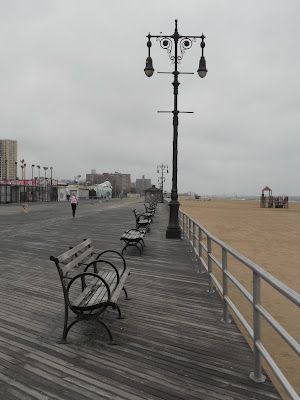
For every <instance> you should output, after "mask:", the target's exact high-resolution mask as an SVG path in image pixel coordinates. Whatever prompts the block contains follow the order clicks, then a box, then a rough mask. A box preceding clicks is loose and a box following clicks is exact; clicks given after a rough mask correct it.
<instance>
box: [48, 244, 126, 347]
mask: <svg viewBox="0 0 300 400" xmlns="http://www.w3.org/2000/svg"><path fill="white" fill-rule="evenodd" d="M50 260H51V261H53V262H54V263H55V265H56V267H57V270H58V273H59V276H60V280H61V285H62V290H63V296H64V302H65V319H64V329H63V335H62V339H63V341H66V339H67V335H68V332H69V330H70V329H71V328H72V326H73V325H75V324H76V323H77V322H79V321H82V320H90V319H95V320H97V321H98V322H99V323H100V324H101V325H102V326H103V327H104V328H105V329H106V331H107V333H108V335H109V338H110V343H112V342H113V337H112V334H111V332H110V329H109V328H108V326H107V325H106V324H105V323H104V322H103V321H101V320H100V319H99V316H100V315H101V314H102V313H103V312H104V311H105V310H106V309H107V307H112V308H113V309H116V310H117V311H118V317H119V318H122V314H121V310H120V308H119V306H118V304H117V301H118V299H119V296H120V293H121V291H122V290H123V291H124V293H125V297H126V299H128V295H127V292H126V289H125V286H124V285H125V281H126V279H127V277H128V275H129V269H128V268H127V267H126V261H125V259H124V257H123V256H122V254H120V253H119V252H117V251H115V250H105V251H102V252H100V253H97V252H95V250H94V247H93V245H92V241H91V239H85V240H83V242H82V243H80V244H78V245H77V246H75V247H73V248H70V249H69V250H68V251H66V252H64V253H62V254H60V255H59V256H57V257H54V256H51V257H50ZM70 310H71V311H72V312H73V313H74V314H76V318H75V320H73V321H72V322H70V323H69V311H70Z"/></svg>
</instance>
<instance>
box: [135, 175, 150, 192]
mask: <svg viewBox="0 0 300 400" xmlns="http://www.w3.org/2000/svg"><path fill="white" fill-rule="evenodd" d="M149 188H151V179H146V178H145V175H143V176H142V178H140V179H136V181H135V190H136V193H140V194H143V193H145V190H146V189H149Z"/></svg>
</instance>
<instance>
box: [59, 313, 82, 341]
mask: <svg viewBox="0 0 300 400" xmlns="http://www.w3.org/2000/svg"><path fill="white" fill-rule="evenodd" d="M79 321H80V318H76V319H75V321H73V322H71V324H70V325H69V326H68V327H67V328H66V329H64V333H63V341H66V340H67V336H68V333H69V331H70V329H71V328H72V326H73V325H75V324H77V322H79Z"/></svg>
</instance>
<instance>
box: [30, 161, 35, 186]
mask: <svg viewBox="0 0 300 400" xmlns="http://www.w3.org/2000/svg"><path fill="white" fill-rule="evenodd" d="M34 167H35V165H34V164H32V165H31V182H32V185H33V168H34Z"/></svg>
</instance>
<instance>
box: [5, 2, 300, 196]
mask: <svg viewBox="0 0 300 400" xmlns="http://www.w3.org/2000/svg"><path fill="white" fill-rule="evenodd" d="M299 15H300V1H299V0H285V1H282V0H251V1H250V0H244V1H241V0H201V1H200V0H195V1H191V0H185V1H174V0H172V1H171V0H168V1H162V0H152V1H147V2H146V1H142V0H130V1H129V0H127V1H125V0H114V1H106V2H104V1H100V0H19V1H17V0H0V53H1V61H0V79H1V85H0V87H1V96H0V138H2V139H15V140H17V141H18V153H19V154H18V159H19V160H20V159H21V158H24V159H25V162H26V163H27V165H31V164H40V165H41V166H48V167H49V166H53V168H54V173H55V175H56V176H57V177H58V178H72V177H74V176H75V175H78V174H80V175H82V176H85V174H86V173H87V172H89V171H90V170H91V169H96V170H97V172H99V173H102V172H114V171H119V172H123V173H130V174H131V177H132V180H135V179H136V178H139V177H141V176H142V175H145V176H146V177H147V178H151V179H152V181H153V183H157V172H156V167H157V165H158V164H161V163H162V162H163V163H164V164H168V165H169V167H170V172H171V165H172V140H173V130H172V116H171V114H158V113H157V110H172V109H173V87H172V75H165V74H157V73H156V72H157V71H172V69H173V65H172V64H171V61H170V59H169V58H168V55H167V52H166V51H165V50H163V49H162V48H161V47H160V45H159V43H158V42H156V41H153V46H152V49H151V51H152V54H151V55H152V58H153V63H154V68H155V73H154V75H153V76H152V77H151V78H147V77H146V76H145V75H144V71H143V69H144V67H145V59H146V56H147V47H146V41H147V38H146V35H147V34H148V32H150V33H151V34H153V35H154V34H159V33H160V32H162V33H163V34H172V33H173V31H174V19H175V18H177V19H178V29H179V33H180V34H182V35H201V33H202V32H203V33H204V34H205V35H206V37H207V39H206V47H205V57H206V62H207V69H208V74H207V76H206V78H204V79H200V78H199V77H198V75H197V73H196V74H195V75H181V76H180V77H179V78H180V79H179V80H180V83H181V84H180V86H179V109H180V110H181V111H194V114H180V115H179V141H178V189H179V191H180V192H184V191H193V192H196V193H199V194H202V195H204V194H221V195H222V194H229V195H231V194H245V195H246V194H250V195H256V194H260V192H261V189H262V188H263V187H264V186H265V185H268V186H270V187H271V188H272V189H273V193H274V194H277V195H280V194H288V195H293V194H297V195H300V187H299V173H300V161H299V151H300V130H299V128H300V107H299V104H300V83H299V82H300V80H299V72H300V51H299V37H300V24H299ZM200 54H201V49H200V42H199V41H198V42H196V43H194V44H193V47H192V48H191V49H190V50H188V51H186V53H185V55H184V58H183V61H182V62H181V64H180V70H181V71H185V72H196V71H197V68H198V63H199V58H200ZM27 176H28V177H30V176H31V172H30V171H29V170H27ZM166 186H167V189H170V187H171V173H169V174H168V176H167V182H166Z"/></svg>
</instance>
